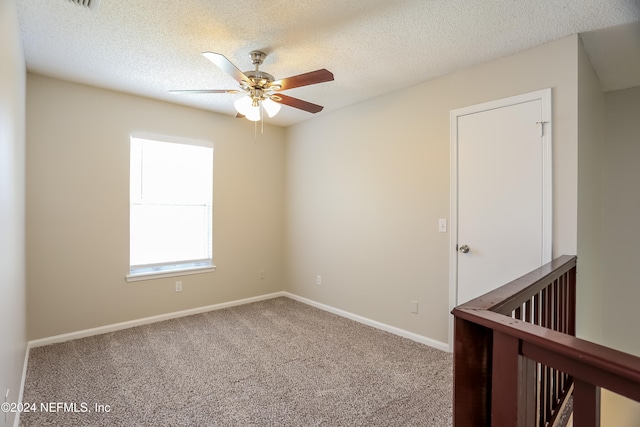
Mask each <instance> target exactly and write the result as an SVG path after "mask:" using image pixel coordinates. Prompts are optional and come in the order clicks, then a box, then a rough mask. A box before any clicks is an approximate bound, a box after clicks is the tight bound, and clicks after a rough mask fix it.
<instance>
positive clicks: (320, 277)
mask: <svg viewBox="0 0 640 427" xmlns="http://www.w3.org/2000/svg"><path fill="white" fill-rule="evenodd" d="M316 285H318V286H320V285H322V276H321V275H319V274H318V275H317V276H316Z"/></svg>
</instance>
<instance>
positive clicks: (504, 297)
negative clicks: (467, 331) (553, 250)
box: [454, 255, 576, 314]
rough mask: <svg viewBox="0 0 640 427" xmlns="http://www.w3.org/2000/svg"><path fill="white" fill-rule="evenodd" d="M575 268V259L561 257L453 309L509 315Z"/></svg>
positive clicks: (567, 256) (565, 256)
mask: <svg viewBox="0 0 640 427" xmlns="http://www.w3.org/2000/svg"><path fill="white" fill-rule="evenodd" d="M575 266H576V257H575V256H570V255H562V256H560V257H558V258H556V259H554V260H553V261H551V262H549V263H547V264H545V265H543V266H542V267H539V268H537V269H535V270H533V271H531V272H530V273H527V274H525V275H524V276H522V277H519V278H517V279H515V280H513V281H511V282H509V283H507V284H506V285H504V286H501V287H499V288H498V289H495V290H493V291H491V292H488V293H486V294H484V295H481V296H479V297H478V298H475V299H472V300H471V301H468V302H466V303H464V304H461V305H459V306H458V307H456V308H454V311H456V310H458V309H471V310H488V311H493V312H496V313H501V314H508V313H511V310H513V309H514V308H516V307H518V306H519V305H520V304H522V303H523V302H524V301H525V300H527V299H529V298H530V297H531V295H532V294H534V293H537V292H538V291H540V289H542V288H544V287H545V286H547V285H548V284H549V282H550V281H552V280H553V279H554V278H557V277H559V276H561V275H563V274H564V273H566V272H567V271H568V270H570V269H572V268H574V267H575Z"/></svg>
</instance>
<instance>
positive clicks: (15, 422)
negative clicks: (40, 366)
mask: <svg viewBox="0 0 640 427" xmlns="http://www.w3.org/2000/svg"><path fill="white" fill-rule="evenodd" d="M30 349H31V347H30V346H29V343H27V346H26V348H25V350H24V363H23V364H22V377H21V378H20V391H19V392H18V403H22V396H24V384H25V382H26V381H27V364H28V363H29V350H30ZM19 426H20V411H17V412H16V416H15V418H14V420H13V427H19Z"/></svg>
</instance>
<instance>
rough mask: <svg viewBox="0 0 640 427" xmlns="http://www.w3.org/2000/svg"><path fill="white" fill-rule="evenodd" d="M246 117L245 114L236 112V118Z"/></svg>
mask: <svg viewBox="0 0 640 427" xmlns="http://www.w3.org/2000/svg"><path fill="white" fill-rule="evenodd" d="M245 117H246V116H245V115H244V114H240V113H236V119H244V118H245Z"/></svg>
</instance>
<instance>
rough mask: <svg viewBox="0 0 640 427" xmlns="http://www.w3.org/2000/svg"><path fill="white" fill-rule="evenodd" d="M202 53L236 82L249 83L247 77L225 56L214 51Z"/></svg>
mask: <svg viewBox="0 0 640 427" xmlns="http://www.w3.org/2000/svg"><path fill="white" fill-rule="evenodd" d="M202 55H203V56H204V57H205V58H207V59H208V60H209V61H211V62H213V63H214V64H216V65H217V66H218V67H219V68H220V69H221V70H222V71H224V72H225V73H227V74H229V75H230V76H231V77H233V78H234V79H235V80H236V81H237V82H238V83H242V82H243V81H245V82H247V83H249V78H248V77H247V76H245V75H244V73H243V72H242V71H240V70H239V69H238V67H236V66H235V65H233V63H232V62H231V61H229V60H228V59H227V57H226V56H224V55H222V54H220V53H214V52H202Z"/></svg>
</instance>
